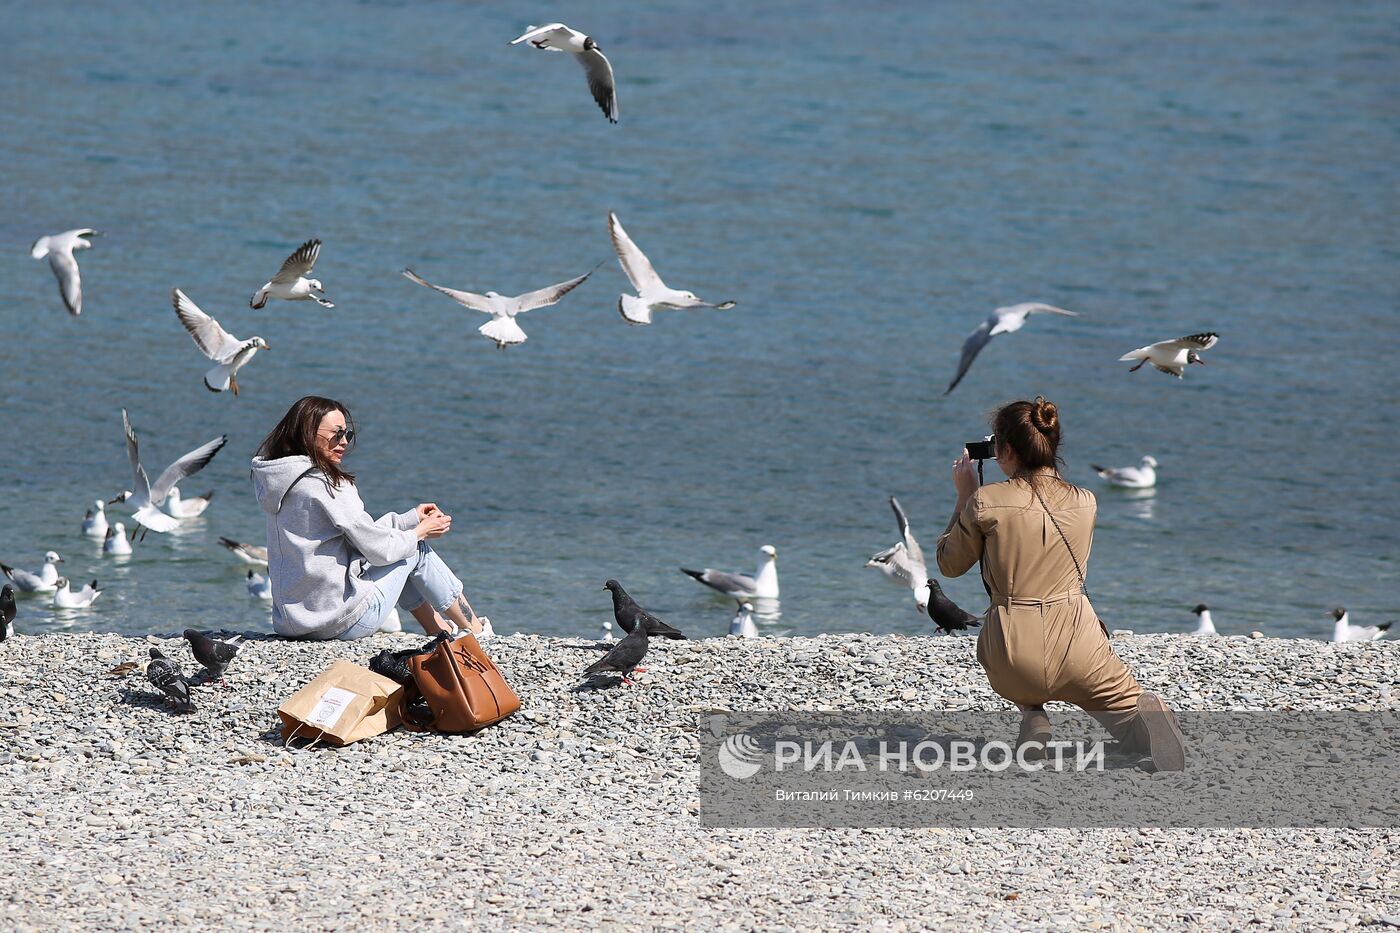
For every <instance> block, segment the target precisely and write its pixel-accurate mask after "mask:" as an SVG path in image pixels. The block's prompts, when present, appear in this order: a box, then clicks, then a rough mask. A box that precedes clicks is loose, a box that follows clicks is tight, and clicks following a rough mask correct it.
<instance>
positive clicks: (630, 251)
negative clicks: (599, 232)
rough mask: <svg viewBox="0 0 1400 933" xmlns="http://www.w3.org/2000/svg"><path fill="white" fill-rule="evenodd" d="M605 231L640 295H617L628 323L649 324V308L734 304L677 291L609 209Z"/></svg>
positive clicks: (725, 306)
mask: <svg viewBox="0 0 1400 933" xmlns="http://www.w3.org/2000/svg"><path fill="white" fill-rule="evenodd" d="M608 234H609V235H610V236H611V237H612V244H613V249H614V250H615V251H616V252H617V261H618V263H619V264H620V265H621V266H622V271H623V272H625V273H627V279H628V281H630V282H631V283H632V287H633V288H635V289H636V290H637V295H639V296H640V297H635V296H633V295H621V296H619V297H618V299H617V310H618V312H619V313H620V314H621V315H622V319H623V320H624V321H626V322H627V323H628V324H650V323H651V315H652V312H653V311H660V310H664V309H668V308H677V309H679V308H714V309H715V310H716V311H728V310H729V309H730V308H732V307H734V302H732V301H721V302H720V303H719V304H717V305H716V304H710V303H709V302H706V301H701V300H700V299H699V298H698V297H696V295H695V293H694V292H683V291H677V290H676V289H674V288H671V287H670V286H668V285H667V284H666V283H665V282H663V281H661V276H659V275H657V274H656V270H655V269H653V268H652V266H651V260H649V259H647V257H646V254H645V253H643V252H642V251H641V250H640V249H638V248H637V244H636V243H633V242H632V238H631V237H629V236H628V235H627V231H626V230H623V229H622V222H621V221H619V220H618V219H617V215H616V214H614V213H613V212H612V211H608Z"/></svg>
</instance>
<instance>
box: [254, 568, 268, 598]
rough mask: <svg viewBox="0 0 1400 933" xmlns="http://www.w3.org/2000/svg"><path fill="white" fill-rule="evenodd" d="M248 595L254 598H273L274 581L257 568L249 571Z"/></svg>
mask: <svg viewBox="0 0 1400 933" xmlns="http://www.w3.org/2000/svg"><path fill="white" fill-rule="evenodd" d="M248 595H249V596H251V597H253V598H254V599H271V598H272V581H271V580H269V579H268V578H267V577H266V576H264V575H263V574H260V573H258V572H257V571H256V570H250V571H248Z"/></svg>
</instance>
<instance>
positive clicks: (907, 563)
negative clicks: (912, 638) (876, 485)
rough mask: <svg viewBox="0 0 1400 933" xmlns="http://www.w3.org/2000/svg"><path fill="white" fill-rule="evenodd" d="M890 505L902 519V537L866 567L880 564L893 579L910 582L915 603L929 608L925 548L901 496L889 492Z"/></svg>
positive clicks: (882, 571) (885, 573)
mask: <svg viewBox="0 0 1400 933" xmlns="http://www.w3.org/2000/svg"><path fill="white" fill-rule="evenodd" d="M890 508H891V509H893V510H894V517H895V520H896V521H897V522H899V535H900V540H899V541H898V542H896V543H895V544H893V545H891V546H890V547H887V548H885V549H884V550H883V551H881V552H880V553H879V554H876V555H875V556H874V557H872V558H870V560H868V561H866V562H865V566H867V567H878V568H879V569H880V572H881V573H883V574H884V575H885V576H886V577H888V578H889V579H890V580H891V581H893V582H894V583H898V584H900V585H902V586H907V587H909V589H911V590H913V591H914V606H915V607H916V608H917V609H918V610H919V611H920V612H924V613H926V612H928V601H929V588H928V567H927V566H926V565H925V564H924V550H923V548H921V547H919V542H918V541H917V540H916V539H915V538H914V532H912V531H910V530H909V519H908V517H907V516H905V514H904V510H903V509H902V508H900V507H899V500H898V499H896V498H895V497H894V496H890Z"/></svg>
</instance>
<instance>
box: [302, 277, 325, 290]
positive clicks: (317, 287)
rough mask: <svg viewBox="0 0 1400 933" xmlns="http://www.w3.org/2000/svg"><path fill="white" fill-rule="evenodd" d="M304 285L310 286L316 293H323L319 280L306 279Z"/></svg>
mask: <svg viewBox="0 0 1400 933" xmlns="http://www.w3.org/2000/svg"><path fill="white" fill-rule="evenodd" d="M306 284H307V285H310V286H311V287H312V288H314V289H315V290H316V291H318V292H323V291H325V289H324V288H322V287H321V280H320V279H307V280H306Z"/></svg>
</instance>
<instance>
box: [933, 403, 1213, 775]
mask: <svg viewBox="0 0 1400 933" xmlns="http://www.w3.org/2000/svg"><path fill="white" fill-rule="evenodd" d="M992 429H993V431H994V432H995V435H996V437H995V444H996V460H997V465H998V466H1000V467H1001V469H1002V472H1004V473H1005V474H1006V475H1007V477H1008V479H1007V481H1006V482H1003V483H989V484H988V485H986V486H982V487H980V488H979V487H978V485H977V473H976V471H975V470H974V468H973V465H972V460H971V458H970V457H969V456H968V452H967V451H966V450H964V451H963V454H962V456H961V457H960V458H958V459H957V460H956V461H954V463H953V485H954V486H955V487H956V488H957V491H958V502H957V507H956V508H955V509H954V511H953V518H952V520H951V521H950V522H949V523H948V529H947V531H945V532H944V533H943V536H942V537H941V538H939V539H938V567H939V569H940V570H941V571H942V572H943V573H944V574H946V575H947V576H950V577H958V576H962V575H963V574H964V573H966V572H967V571H968V570H970V569H971V568H972V567H973V565H974V564H976V563H977V562H978V561H979V560H980V561H981V562H982V582H983V584H984V585H985V586H986V587H987V591H988V593H989V594H990V596H991V600H992V606H991V609H990V610H989V611H988V613H987V621H986V625H985V626H983V628H982V634H981V635H980V636H978V639H977V660H978V661H979V662H980V663H981V664H982V667H983V668H984V669H985V670H986V672H987V680H988V681H989V682H990V683H991V685H992V689H993V690H995V691H996V692H997V693H999V694H1001V695H1002V696H1003V697H1005V698H1006V699H1008V700H1010V701H1011V702H1013V703H1015V704H1016V705H1018V706H1019V707H1020V708H1021V710H1022V719H1021V734H1020V737H1019V738H1018V740H1017V742H1018V745H1020V744H1025V743H1027V742H1038V743H1041V744H1042V745H1043V744H1044V743H1045V742H1048V741H1049V740H1050V719H1049V717H1048V716H1046V714H1045V703H1046V702H1047V701H1050V700H1061V701H1064V702H1068V703H1073V704H1074V705H1076V706H1078V707H1080V708H1081V709H1083V710H1084V711H1085V712H1087V713H1089V714H1090V715H1092V716H1093V717H1094V718H1095V719H1097V720H1098V721H1099V722H1100V723H1102V724H1103V726H1104V728H1106V729H1107V730H1108V731H1109V733H1111V734H1112V735H1113V737H1114V738H1115V739H1117V740H1118V741H1119V742H1120V743H1121V744H1122V745H1123V746H1124V748H1125V749H1127V750H1129V751H1132V752H1136V753H1139V754H1150V755H1151V756H1152V761H1153V765H1154V766H1155V767H1156V768H1157V770H1159V771H1180V770H1181V769H1182V768H1183V767H1184V766H1185V751H1184V749H1183V747H1182V741H1181V733H1180V732H1179V730H1178V729H1177V726H1176V720H1175V717H1174V716H1173V715H1172V713H1171V711H1170V710H1169V709H1167V707H1166V704H1164V703H1163V702H1162V700H1161V698H1159V697H1158V696H1157V695H1156V694H1153V693H1148V692H1145V691H1144V690H1143V689H1142V687H1141V686H1139V684H1138V682H1137V680H1136V679H1134V677H1133V675H1132V674H1131V673H1130V672H1129V671H1128V668H1127V666H1126V665H1124V664H1123V662H1122V661H1121V660H1120V659H1119V658H1118V656H1117V655H1116V654H1114V653H1113V648H1112V647H1111V646H1110V645H1109V642H1108V630H1107V629H1106V628H1105V627H1104V625H1103V623H1102V622H1100V621H1099V618H1098V616H1097V615H1095V614H1094V607H1093V606H1091V605H1090V604H1089V598H1088V596H1087V595H1086V594H1085V592H1084V576H1083V574H1084V569H1083V568H1084V567H1086V566H1087V563H1088V560H1089V549H1090V547H1091V546H1092V544H1093V539H1094V516H1095V513H1096V512H1097V509H1098V504H1097V502H1096V501H1095V500H1094V495H1093V493H1091V492H1089V491H1088V490H1085V489H1080V488H1079V487H1077V486H1074V485H1072V484H1070V483H1068V482H1066V481H1065V480H1064V479H1063V478H1062V477H1061V476H1060V474H1059V471H1058V470H1057V468H1056V465H1057V464H1058V463H1060V459H1059V455H1058V451H1059V446H1060V420H1059V414H1058V412H1057V411H1056V409H1055V406H1054V405H1053V404H1052V403H1050V402H1047V401H1046V400H1045V399H1043V398H1036V400H1035V401H1033V402H1024V401H1023V402H1012V403H1011V404H1010V405H1007V406H1005V407H1004V408H1002V409H1001V410H1000V411H998V412H997V413H996V416H995V418H994V419H993V422H992Z"/></svg>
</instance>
